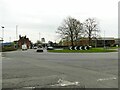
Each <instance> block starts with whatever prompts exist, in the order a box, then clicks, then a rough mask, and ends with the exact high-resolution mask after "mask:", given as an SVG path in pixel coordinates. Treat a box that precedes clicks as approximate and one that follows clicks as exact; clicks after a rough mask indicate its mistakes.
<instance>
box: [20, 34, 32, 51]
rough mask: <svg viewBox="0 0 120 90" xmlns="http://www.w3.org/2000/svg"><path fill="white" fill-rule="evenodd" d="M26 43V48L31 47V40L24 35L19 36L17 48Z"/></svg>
mask: <svg viewBox="0 0 120 90" xmlns="http://www.w3.org/2000/svg"><path fill="white" fill-rule="evenodd" d="M23 44H26V45H27V48H28V49H29V48H31V45H32V44H31V41H30V40H29V38H27V37H26V36H22V37H21V35H20V36H19V40H18V48H22V45H23Z"/></svg>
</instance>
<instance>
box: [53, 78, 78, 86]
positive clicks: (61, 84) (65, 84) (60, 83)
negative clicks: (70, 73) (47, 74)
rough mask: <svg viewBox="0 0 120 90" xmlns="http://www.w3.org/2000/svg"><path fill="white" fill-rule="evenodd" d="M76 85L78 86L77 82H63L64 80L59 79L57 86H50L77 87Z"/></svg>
mask: <svg viewBox="0 0 120 90" xmlns="http://www.w3.org/2000/svg"><path fill="white" fill-rule="evenodd" d="M78 84H79V82H70V81H65V80H62V79H59V80H58V84H54V85H51V86H69V85H78Z"/></svg>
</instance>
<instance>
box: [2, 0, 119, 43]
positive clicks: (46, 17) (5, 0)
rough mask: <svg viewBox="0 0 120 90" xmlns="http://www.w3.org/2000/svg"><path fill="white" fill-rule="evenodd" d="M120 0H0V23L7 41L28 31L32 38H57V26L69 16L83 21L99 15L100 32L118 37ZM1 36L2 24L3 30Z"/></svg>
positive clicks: (26, 33)
mask: <svg viewBox="0 0 120 90" xmlns="http://www.w3.org/2000/svg"><path fill="white" fill-rule="evenodd" d="M118 1H119V0H0V25H1V26H4V27H5V28H4V40H5V42H9V41H13V40H16V25H18V35H22V36H23V35H26V36H27V37H29V39H30V40H31V41H32V42H36V41H37V40H39V33H40V37H41V38H42V37H44V38H45V40H46V42H47V41H49V40H50V41H53V42H55V41H58V39H59V37H58V36H57V34H56V30H57V28H58V26H60V25H61V23H62V22H63V19H65V18H66V17H68V16H71V17H73V18H76V19H78V20H80V22H84V21H85V20H86V19H87V18H97V20H98V21H99V26H100V29H101V33H100V35H101V36H104V31H105V36H106V37H118ZM0 37H2V28H1V32H0Z"/></svg>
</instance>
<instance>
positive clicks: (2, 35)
mask: <svg viewBox="0 0 120 90" xmlns="http://www.w3.org/2000/svg"><path fill="white" fill-rule="evenodd" d="M1 27H2V39H4V28H5V27H3V26H1Z"/></svg>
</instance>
